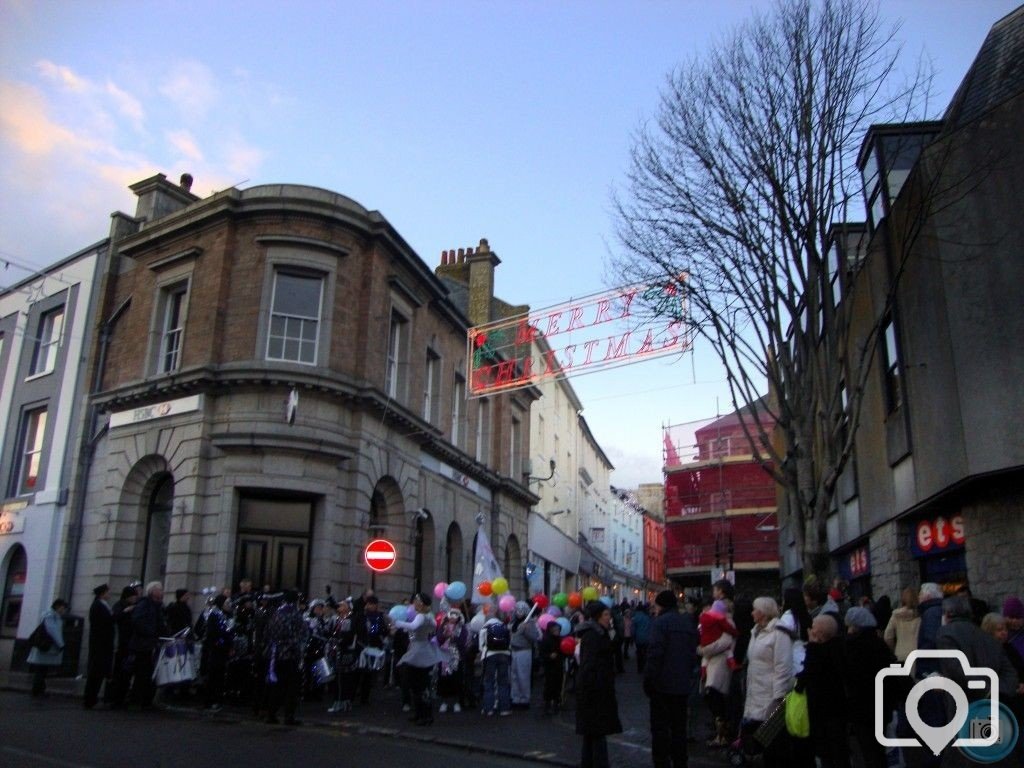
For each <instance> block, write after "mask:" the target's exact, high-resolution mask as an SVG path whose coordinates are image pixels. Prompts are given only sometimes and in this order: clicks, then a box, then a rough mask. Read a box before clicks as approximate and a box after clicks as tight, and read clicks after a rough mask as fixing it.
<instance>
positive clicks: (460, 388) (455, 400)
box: [452, 373, 466, 448]
mask: <svg viewBox="0 0 1024 768" xmlns="http://www.w3.org/2000/svg"><path fill="white" fill-rule="evenodd" d="M465 401H466V377H465V376H463V375H462V374H461V373H456V374H455V383H454V385H453V386H452V445H454V446H455V447H456V448H462V438H463V435H464V434H465V433H464V431H463V429H462V404H463V403H464V402H465Z"/></svg>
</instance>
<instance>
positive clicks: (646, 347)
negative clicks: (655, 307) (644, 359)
mask: <svg viewBox="0 0 1024 768" xmlns="http://www.w3.org/2000/svg"><path fill="white" fill-rule="evenodd" d="M652 349H654V331H652V330H651V329H650V328H648V329H647V336H646V337H644V343H643V344H641V345H640V349H638V350H637V351H636V354H638V355H642V354H643V353H644V352H650V351H651V350H652Z"/></svg>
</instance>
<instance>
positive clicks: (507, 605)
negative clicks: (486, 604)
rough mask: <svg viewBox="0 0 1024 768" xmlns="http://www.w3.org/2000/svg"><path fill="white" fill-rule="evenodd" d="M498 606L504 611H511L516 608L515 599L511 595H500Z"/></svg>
mask: <svg viewBox="0 0 1024 768" xmlns="http://www.w3.org/2000/svg"><path fill="white" fill-rule="evenodd" d="M498 607H499V608H501V610H503V611H504V612H505V613H512V611H514V610H515V609H516V599H515V597H513V596H512V595H502V596H501V599H500V600H499V601H498Z"/></svg>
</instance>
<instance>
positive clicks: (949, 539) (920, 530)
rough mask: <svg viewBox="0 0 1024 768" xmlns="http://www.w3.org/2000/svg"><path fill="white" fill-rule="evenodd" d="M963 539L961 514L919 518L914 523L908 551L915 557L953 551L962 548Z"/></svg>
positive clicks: (964, 537)
mask: <svg viewBox="0 0 1024 768" xmlns="http://www.w3.org/2000/svg"><path fill="white" fill-rule="evenodd" d="M965 541H966V535H965V534H964V518H963V516H962V515H954V516H952V517H945V516H942V515H940V516H939V517H936V518H933V519H926V520H919V521H918V522H917V523H916V524H915V525H914V530H913V535H912V536H911V539H910V551H911V552H912V553H913V554H914V556H915V557H923V556H925V555H934V554H938V553H942V552H953V551H956V550H958V549H963V547H964V542H965Z"/></svg>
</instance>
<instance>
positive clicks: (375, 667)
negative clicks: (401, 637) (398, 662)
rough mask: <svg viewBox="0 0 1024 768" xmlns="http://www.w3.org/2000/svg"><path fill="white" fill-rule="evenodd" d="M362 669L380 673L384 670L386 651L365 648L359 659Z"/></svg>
mask: <svg viewBox="0 0 1024 768" xmlns="http://www.w3.org/2000/svg"><path fill="white" fill-rule="evenodd" d="M359 667H360V669H368V670H370V671H371V672H379V671H380V670H382V669H384V649H383V648H364V649H363V653H362V655H361V656H360V657H359Z"/></svg>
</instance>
